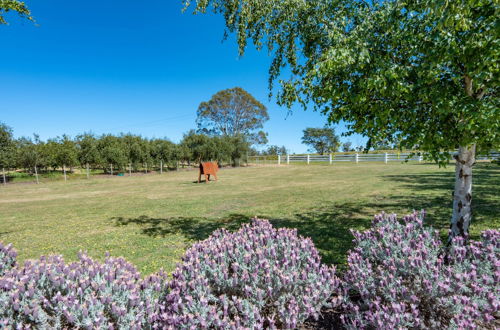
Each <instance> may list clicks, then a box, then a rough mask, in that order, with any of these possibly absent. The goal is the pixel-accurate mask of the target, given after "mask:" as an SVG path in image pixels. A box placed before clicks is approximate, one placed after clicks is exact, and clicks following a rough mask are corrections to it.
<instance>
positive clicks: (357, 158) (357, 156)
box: [354, 153, 359, 164]
mask: <svg viewBox="0 0 500 330" xmlns="http://www.w3.org/2000/svg"><path fill="white" fill-rule="evenodd" d="M354 159H355V161H356V164H357V163H359V155H358V154H357V153H356V155H355V157H354Z"/></svg>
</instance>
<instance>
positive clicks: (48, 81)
mask: <svg viewBox="0 0 500 330" xmlns="http://www.w3.org/2000/svg"><path fill="white" fill-rule="evenodd" d="M26 3H27V4H28V6H29V7H30V9H31V10H32V13H33V16H34V17H35V19H36V23H37V24H36V25H34V24H32V23H31V22H28V21H23V20H20V19H18V18H17V17H15V16H11V15H9V16H8V20H9V21H10V25H8V26H0V42H1V45H2V46H1V51H0V63H1V64H0V121H2V122H5V123H6V124H7V125H9V126H11V127H12V128H13V129H14V134H15V136H16V137H19V136H25V135H31V134H33V133H38V134H39V135H40V137H41V138H42V139H47V138H49V137H55V136H58V135H62V134H69V135H71V136H75V135H76V134H78V133H81V132H84V131H92V132H94V133H97V134H102V133H114V134H116V133H119V132H132V133H135V134H141V135H143V136H146V137H168V138H170V139H171V140H172V141H175V142H178V141H179V140H180V139H181V138H182V134H183V133H184V132H186V131H188V130H189V129H191V128H195V119H196V109H197V107H198V105H199V103H200V102H202V101H206V100H208V99H210V97H211V96H212V95H213V94H214V93H216V92H217V91H219V90H222V89H226V88H231V87H235V86H240V87H242V88H244V89H246V90H247V91H249V92H250V93H251V94H252V95H254V96H255V97H256V98H257V99H259V100H260V101H261V102H262V103H264V104H265V105H266V106H267V107H268V110H269V114H270V117H271V119H270V120H269V122H267V123H266V124H265V127H264V129H265V131H267V132H269V144H277V145H280V146H281V145H285V146H286V147H287V148H288V149H290V150H291V151H292V152H304V151H306V150H307V147H306V146H304V145H302V144H301V142H300V138H301V136H302V130H303V129H304V128H305V127H321V126H323V125H324V124H325V123H326V119H325V117H324V116H322V115H320V114H319V113H315V112H313V111H310V110H308V111H303V110H302V109H301V108H299V107H296V108H295V109H292V113H291V114H289V113H288V110H287V109H285V108H280V107H279V106H278V105H276V103H275V101H274V100H269V99H268V89H267V78H268V67H269V62H270V58H269V57H268V55H267V52H266V51H262V52H257V51H255V50H253V49H249V50H248V52H247V53H246V55H245V56H244V57H243V58H239V57H238V53H237V47H236V44H235V42H234V41H233V39H231V40H228V41H225V42H222V37H223V31H224V22H223V19H222V18H221V17H218V16H213V15H197V16H195V15H192V14H191V13H190V12H188V13H184V14H183V13H181V8H182V4H181V2H180V1H165V0H151V1H147V2H141V1H130V0H129V1H116V0H109V1H106V0H86V1H81V0H80V1H67V0H65V1H63V0H44V1H32V0H31V1H26ZM337 130H338V132H342V131H344V130H345V128H344V127H343V126H339V127H337ZM342 139H343V140H344V141H345V140H350V141H352V142H353V144H354V145H360V144H363V143H364V142H365V141H366V139H364V138H363V137H360V136H356V137H348V138H342Z"/></svg>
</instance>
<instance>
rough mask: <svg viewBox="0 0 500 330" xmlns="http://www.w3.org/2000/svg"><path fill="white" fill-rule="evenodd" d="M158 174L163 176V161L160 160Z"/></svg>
mask: <svg viewBox="0 0 500 330" xmlns="http://www.w3.org/2000/svg"><path fill="white" fill-rule="evenodd" d="M160 174H163V160H160Z"/></svg>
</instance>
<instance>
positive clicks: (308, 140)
mask: <svg viewBox="0 0 500 330" xmlns="http://www.w3.org/2000/svg"><path fill="white" fill-rule="evenodd" d="M303 133H304V135H303V136H302V143H304V144H306V145H309V146H310V147H311V148H312V150H314V151H316V152H317V153H319V154H321V155H323V154H324V153H329V152H336V151H337V150H338V149H339V146H340V138H339V136H338V135H336V134H335V129H334V128H332V127H323V128H315V127H308V128H306V129H305V130H304V131H303Z"/></svg>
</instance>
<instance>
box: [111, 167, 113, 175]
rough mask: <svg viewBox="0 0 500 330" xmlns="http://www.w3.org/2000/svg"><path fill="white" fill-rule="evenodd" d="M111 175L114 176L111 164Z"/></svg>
mask: <svg viewBox="0 0 500 330" xmlns="http://www.w3.org/2000/svg"><path fill="white" fill-rule="evenodd" d="M111 175H113V164H111Z"/></svg>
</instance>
